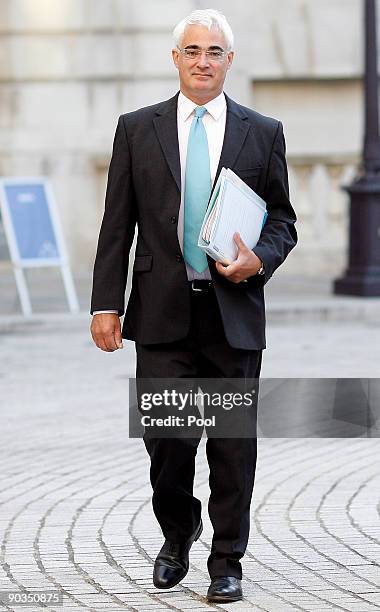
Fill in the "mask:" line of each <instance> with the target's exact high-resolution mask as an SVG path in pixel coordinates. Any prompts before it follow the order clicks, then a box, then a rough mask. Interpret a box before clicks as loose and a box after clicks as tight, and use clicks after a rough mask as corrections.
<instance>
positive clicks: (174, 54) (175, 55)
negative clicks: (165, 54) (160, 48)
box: [172, 49, 179, 68]
mask: <svg viewBox="0 0 380 612" xmlns="http://www.w3.org/2000/svg"><path fill="white" fill-rule="evenodd" d="M172 58H173V62H174V65H175V67H176V68H178V60H179V53H178V49H172Z"/></svg>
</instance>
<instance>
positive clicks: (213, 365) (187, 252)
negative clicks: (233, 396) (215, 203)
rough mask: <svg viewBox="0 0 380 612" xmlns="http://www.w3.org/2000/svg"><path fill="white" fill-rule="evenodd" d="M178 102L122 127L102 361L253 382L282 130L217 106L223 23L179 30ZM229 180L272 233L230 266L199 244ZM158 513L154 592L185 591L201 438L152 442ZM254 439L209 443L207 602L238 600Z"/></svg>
mask: <svg viewBox="0 0 380 612" xmlns="http://www.w3.org/2000/svg"><path fill="white" fill-rule="evenodd" d="M173 34H174V39H175V43H176V46H175V48H174V49H173V51H172V55H173V60H174V63H175V66H176V67H177V69H178V72H179V79H180V92H179V93H177V94H176V95H175V96H174V97H172V98H171V99H169V100H167V101H165V102H160V103H158V104H155V105H153V106H149V107H146V108H142V109H140V110H137V111H135V112H131V113H127V114H125V115H122V116H121V117H120V118H119V122H118V125H117V129H116V134H115V140H114V146H113V154H112V159H111V164H110V169H109V175H108V185H107V193H106V203H105V212H104V218H103V222H102V226H101V230H100V236H99V243H98V250H97V255H96V261H95V267H94V279H93V293H92V304H91V313H92V314H93V315H94V316H93V320H92V325H91V332H92V336H93V339H94V341H95V343H96V345H97V346H98V347H99V348H101V349H102V350H104V351H109V352H111V351H114V350H116V349H117V348H121V347H122V338H127V339H130V340H134V341H135V343H136V354H137V370H136V376H137V378H138V379H142V378H189V377H193V376H198V377H201V378H206V377H210V378H221V379H224V378H243V379H247V378H258V377H259V374H260V366H261V354H262V349H263V348H265V310H264V289H263V287H264V284H265V283H266V282H267V281H268V280H269V278H270V277H271V276H272V274H273V272H274V271H275V270H276V268H278V266H280V264H281V263H282V262H283V261H284V259H285V258H286V256H287V255H288V253H289V252H290V250H291V249H292V248H293V247H294V246H295V244H296V241H297V235H296V231H295V228H294V222H295V220H296V217H295V213H294V210H293V208H292V206H291V204H290V202H289V194H288V179H287V167H286V160H285V143H284V137H283V131H282V125H281V123H280V122H279V121H277V120H275V119H271V118H269V117H265V116H263V115H260V114H259V113H257V112H255V111H252V110H250V109H248V108H245V107H243V106H241V105H239V104H237V103H236V102H234V101H233V100H231V99H230V98H229V97H228V96H226V95H225V94H224V93H223V84H224V80H225V77H226V73H227V70H228V69H229V68H230V66H231V64H232V60H233V55H234V53H233V51H232V49H233V35H232V32H231V28H230V27H229V25H228V22H227V21H226V19H225V17H224V16H223V15H221V14H220V13H219V12H218V11H213V10H211V9H208V10H202V11H195V12H193V13H192V14H191V15H190V16H189V17H187V18H185V19H184V20H182V21H181V22H180V23H179V24H178V25H177V26H176V28H175V29H174V32H173ZM222 167H226V168H231V169H232V170H233V171H234V172H235V173H236V174H237V175H239V176H240V178H242V180H244V181H245V182H246V183H247V185H249V186H250V187H252V188H253V189H254V190H255V191H256V192H257V193H258V194H259V195H260V196H261V197H262V198H263V199H264V200H265V201H266V202H267V211H268V219H267V222H266V224H265V226H264V228H263V231H262V234H261V237H260V240H259V242H258V244H257V246H256V247H255V248H254V249H253V250H251V249H249V248H248V247H247V246H246V245H245V244H244V243H243V241H242V240H241V238H240V236H239V235H235V241H236V245H237V247H238V256H237V259H236V261H235V262H233V263H232V264H230V265H227V266H224V265H222V264H221V263H215V262H214V261H213V260H211V259H210V258H209V257H207V258H206V257H205V255H204V254H203V253H202V252H201V251H200V249H198V247H197V243H196V238H197V235H198V234H199V229H200V222H201V220H202V217H203V215H204V212H205V209H206V207H207V201H208V198H209V195H210V192H211V186H212V184H213V183H214V184H215V181H216V179H217V177H218V175H219V172H220V170H221V168H222ZM136 225H137V228H138V236H137V246H136V255H135V260H134V266H133V277H132V291H131V295H130V299H129V302H128V307H127V310H126V315H125V319H124V323H123V329H122V332H121V328H120V322H119V317H120V316H122V315H123V314H124V311H125V307H124V293H125V287H126V281H127V273H128V257H129V252H130V248H131V244H132V241H133V237H134V232H135V226H136ZM144 442H145V445H146V447H147V450H148V452H149V455H150V458H151V472H150V476H151V483H152V487H153V499H152V502H153V509H154V512H155V515H156V517H157V519H158V521H159V523H160V526H161V528H162V531H163V534H164V536H165V542H164V545H163V547H162V549H161V550H160V552H159V554H158V556H157V559H156V562H155V565H154V573H153V581H154V584H155V585H156V586H157V587H158V588H170V587H172V586H174V585H175V584H177V583H178V582H179V581H180V580H182V579H183V578H184V576H185V575H186V573H187V571H188V567H189V550H190V547H191V545H192V544H193V542H194V541H195V540H196V539H197V538H198V537H199V535H200V533H201V530H202V521H201V503H200V501H199V500H198V499H197V498H196V497H195V496H194V495H193V480H194V464H195V455H196V452H197V445H198V443H199V438H198V439H197V438H193V437H189V438H180V437H177V438H162V437H161V438H152V437H150V438H147V437H145V436H144ZM256 447H257V441H256V437H244V438H239V439H236V438H233V437H231V438H229V437H223V438H217V437H214V438H212V437H209V438H208V440H207V443H206V453H207V459H208V463H209V467H210V490H211V494H210V500H209V507H208V510H209V515H210V519H211V523H212V526H213V529H214V535H213V541H212V548H211V553H210V556H209V558H208V569H209V573H210V576H211V585H210V588H209V590H208V594H207V597H208V599H209V600H210V601H219V602H223V601H236V600H238V599H241V598H242V589H241V578H242V569H241V564H240V559H241V558H242V556H243V555H244V552H245V550H246V546H247V542H248V536H249V509H250V502H251V496H252V490H253V484H254V474H255V466H256Z"/></svg>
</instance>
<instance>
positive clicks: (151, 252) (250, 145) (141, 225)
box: [91, 93, 297, 349]
mask: <svg viewBox="0 0 380 612" xmlns="http://www.w3.org/2000/svg"><path fill="white" fill-rule="evenodd" d="M177 97H178V93H177V94H176V95H175V96H174V97H173V98H171V99H170V100H167V101H165V102H161V103H159V104H155V105H153V106H148V107H146V108H142V109H139V110H137V111H134V112H131V113H127V114H125V115H122V116H121V117H120V118H119V122H118V125H117V129H116V134H115V139H114V145H113V154H112V159H111V163H110V168H109V173H108V184H107V192H106V201H105V212H104V217H103V222H102V226H101V229H100V235H99V243H98V249H97V254H96V260H95V266H94V277H93V291H92V302H91V313H92V312H93V311H94V310H108V309H114V310H116V309H117V310H118V312H119V315H122V314H124V309H125V307H124V294H125V287H126V282H127V273H128V258H129V251H130V248H131V244H132V241H133V237H134V233H135V226H136V224H137V227H138V237H137V247H136V256H135V261H134V266H133V278H132V291H131V295H130V299H129V302H128V307H127V311H126V316H125V318H124V323H123V329H122V335H123V337H124V338H129V339H131V340H136V341H137V342H139V343H140V344H156V343H161V342H172V341H175V340H179V339H181V338H183V337H185V336H186V334H187V332H188V330H189V325H190V297H189V288H188V282H187V276H186V268H185V263H184V260H183V257H182V255H181V249H180V245H179V242H178V237H177V219H178V211H179V206H180V180H181V178H180V177H181V173H180V160H179V149H178V137H177ZM226 100H227V118H226V129H225V137H224V142H223V148H222V153H221V157H220V161H219V166H218V171H217V176H218V174H219V172H220V169H221V168H222V167H223V166H224V167H227V168H231V169H232V170H233V171H234V172H235V173H236V174H238V175H239V176H240V177H241V178H242V179H243V180H244V181H245V182H246V183H247V184H248V185H249V186H250V187H252V188H253V189H254V190H255V191H256V192H257V193H258V194H259V195H260V196H261V197H262V198H263V199H264V200H265V201H266V202H267V210H268V219H267V222H266V224H265V227H264V229H263V232H262V235H261V237H260V240H259V242H258V244H257V246H256V247H255V248H254V251H255V253H256V254H257V255H258V256H259V257H260V259H261V260H262V261H263V262H264V265H265V276H252V277H250V278H249V279H248V283H242V284H235V283H232V282H231V281H228V280H226V279H225V278H223V277H222V276H220V274H218V272H217V271H216V269H215V262H214V261H213V260H212V259H211V258H209V257H208V262H209V267H210V272H211V275H212V278H213V282H214V286H215V292H216V296H217V300H218V303H219V307H220V311H221V316H222V319H223V324H224V328H225V334H226V337H227V340H228V342H229V344H231V346H233V347H236V348H241V349H262V348H265V306H264V288H263V286H264V284H265V283H266V282H267V281H268V280H269V278H270V277H271V276H272V274H273V272H274V271H275V270H276V268H277V267H278V266H279V265H280V264H281V263H282V262H283V261H284V259H285V258H286V256H287V255H288V253H289V251H290V250H291V249H292V248H293V247H294V246H295V244H296V241H297V234H296V230H295V228H294V222H295V220H296V216H295V213H294V210H293V208H292V206H291V204H290V202H289V192H288V176H287V167H286V161H285V142H284V136H283V131H282V124H281V123H280V122H279V121H276V120H275V119H271V118H269V117H265V116H263V115H260V114H259V113H257V112H255V111H253V110H250V109H248V108H245V107H244V106H241V105H240V104H237V103H236V102H234V101H233V100H231V99H230V98H228V97H227V96H226ZM216 178H217V177H216ZM215 180H216V179H215Z"/></svg>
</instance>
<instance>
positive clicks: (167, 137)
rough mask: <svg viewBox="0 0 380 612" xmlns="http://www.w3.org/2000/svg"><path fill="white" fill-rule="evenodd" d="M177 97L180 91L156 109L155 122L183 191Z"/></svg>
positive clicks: (164, 152)
mask: <svg viewBox="0 0 380 612" xmlns="http://www.w3.org/2000/svg"><path fill="white" fill-rule="evenodd" d="M177 98H178V93H177V94H176V95H175V96H174V97H173V98H171V99H170V100H167V102H163V104H162V105H161V106H160V108H159V109H158V110H157V111H156V114H157V116H156V117H154V119H153V123H154V127H155V130H156V133H157V137H158V140H159V141H160V145H161V148H162V151H163V154H164V156H165V159H166V161H167V163H168V166H169V168H170V172H171V173H172V175H173V178H174V180H175V182H176V184H177V187H178V189H179V191H181V165H180V160H179V147H178V130H177Z"/></svg>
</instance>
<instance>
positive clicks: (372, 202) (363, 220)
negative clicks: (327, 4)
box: [334, 0, 380, 297]
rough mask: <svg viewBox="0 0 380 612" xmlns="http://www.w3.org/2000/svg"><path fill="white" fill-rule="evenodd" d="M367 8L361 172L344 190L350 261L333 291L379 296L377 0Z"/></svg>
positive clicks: (366, 1) (367, 2)
mask: <svg viewBox="0 0 380 612" xmlns="http://www.w3.org/2000/svg"><path fill="white" fill-rule="evenodd" d="M364 8H365V75H364V102H365V135H364V149H363V165H362V173H361V175H360V176H359V177H358V178H357V179H356V180H354V182H353V183H352V185H350V186H349V187H345V188H344V189H345V190H346V191H347V192H348V194H349V196H350V235H349V261H348V268H347V270H346V273H345V275H344V277H343V278H340V279H337V280H336V281H335V282H334V293H336V294H345V295H360V296H366V297H370V296H380V136H379V93H378V87H379V79H378V72H377V32H376V0H364Z"/></svg>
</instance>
